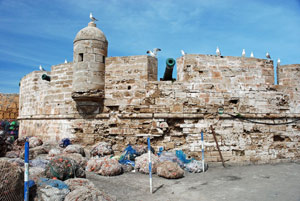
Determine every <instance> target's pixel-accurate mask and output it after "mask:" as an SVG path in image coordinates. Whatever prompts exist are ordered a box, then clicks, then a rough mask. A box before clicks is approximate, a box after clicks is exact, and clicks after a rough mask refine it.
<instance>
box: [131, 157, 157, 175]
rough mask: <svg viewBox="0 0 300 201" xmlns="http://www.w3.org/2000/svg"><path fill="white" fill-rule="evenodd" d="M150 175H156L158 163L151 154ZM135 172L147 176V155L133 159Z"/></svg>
mask: <svg viewBox="0 0 300 201" xmlns="http://www.w3.org/2000/svg"><path fill="white" fill-rule="evenodd" d="M151 162H152V173H156V168H157V165H158V163H159V158H158V156H156V155H154V154H152V153H151ZM134 168H135V169H136V170H137V171H139V172H142V173H145V174H149V161H148V153H146V154H143V155H141V156H139V157H136V158H135V167H134Z"/></svg>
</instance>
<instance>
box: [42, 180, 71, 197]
mask: <svg viewBox="0 0 300 201" xmlns="http://www.w3.org/2000/svg"><path fill="white" fill-rule="evenodd" d="M69 192H70V190H69V187H68V185H66V184H65V183H64V182H62V181H59V180H53V179H47V178H40V180H39V182H38V193H37V194H38V200H41V201H63V200H64V199H65V197H66V195H67V194H68V193H69Z"/></svg>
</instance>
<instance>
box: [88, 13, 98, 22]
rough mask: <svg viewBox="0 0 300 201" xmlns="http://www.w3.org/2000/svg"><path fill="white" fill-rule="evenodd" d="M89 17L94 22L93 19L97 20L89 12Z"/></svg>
mask: <svg viewBox="0 0 300 201" xmlns="http://www.w3.org/2000/svg"><path fill="white" fill-rule="evenodd" d="M90 19H91V20H92V21H93V22H94V21H98V20H97V19H96V18H94V17H93V14H92V13H90Z"/></svg>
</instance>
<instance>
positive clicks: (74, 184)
mask: <svg viewBox="0 0 300 201" xmlns="http://www.w3.org/2000/svg"><path fill="white" fill-rule="evenodd" d="M65 183H66V184H67V185H68V186H69V189H70V191H73V190H75V189H76V188H79V187H82V186H85V187H88V188H93V187H95V185H94V184H93V183H92V182H91V181H90V180H88V179H84V178H72V179H68V180H66V181H65Z"/></svg>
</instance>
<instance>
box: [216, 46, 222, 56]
mask: <svg viewBox="0 0 300 201" xmlns="http://www.w3.org/2000/svg"><path fill="white" fill-rule="evenodd" d="M216 54H217V56H221V51H220V49H219V47H218V46H217V49H216Z"/></svg>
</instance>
